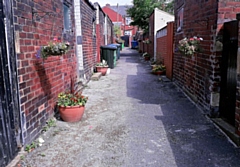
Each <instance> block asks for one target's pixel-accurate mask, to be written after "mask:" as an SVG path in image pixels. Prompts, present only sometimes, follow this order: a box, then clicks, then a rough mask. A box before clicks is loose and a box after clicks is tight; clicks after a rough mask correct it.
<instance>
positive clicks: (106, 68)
mask: <svg viewBox="0 0 240 167" xmlns="http://www.w3.org/2000/svg"><path fill="white" fill-rule="evenodd" d="M96 70H97V72H101V73H102V75H103V76H104V75H106V73H107V70H108V67H96Z"/></svg>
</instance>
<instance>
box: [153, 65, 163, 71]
mask: <svg viewBox="0 0 240 167" xmlns="http://www.w3.org/2000/svg"><path fill="white" fill-rule="evenodd" d="M157 71H166V66H165V65H163V64H159V65H153V68H152V72H157Z"/></svg>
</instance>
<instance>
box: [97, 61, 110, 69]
mask: <svg viewBox="0 0 240 167" xmlns="http://www.w3.org/2000/svg"><path fill="white" fill-rule="evenodd" d="M96 67H108V64H107V62H106V61H105V60H103V61H102V62H100V63H97V64H96Z"/></svg>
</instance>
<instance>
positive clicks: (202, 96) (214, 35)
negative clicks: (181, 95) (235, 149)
mask: <svg viewBox="0 0 240 167" xmlns="http://www.w3.org/2000/svg"><path fill="white" fill-rule="evenodd" d="M239 10H240V2H236V1H227V0H220V1H214V0H209V1H197V2H195V3H191V1H190V0H186V1H183V0H180V1H176V2H175V18H177V19H176V22H175V29H174V31H175V40H174V43H175V53H174V70H173V71H174V78H175V79H176V84H177V85H178V86H179V87H181V88H182V89H183V90H184V91H185V92H186V93H187V94H188V95H189V97H191V98H192V99H193V100H194V101H195V102H196V103H197V104H198V105H199V106H200V107H201V108H202V109H204V110H205V111H207V113H209V114H210V115H211V116H216V115H218V114H219V113H218V112H219V99H220V82H221V69H220V68H221V58H222V51H221V50H218V49H217V48H216V42H217V41H220V42H222V40H223V34H222V33H223V24H224V23H225V22H229V21H231V20H236V13H237V12H239ZM193 36H198V37H202V38H203V41H201V47H202V49H203V51H202V52H201V53H197V54H194V55H193V56H184V55H183V54H181V53H179V52H178V51H177V45H178V42H179V40H181V39H183V38H184V37H188V38H190V37H193ZM237 104H238V103H237ZM236 120H237V119H236Z"/></svg>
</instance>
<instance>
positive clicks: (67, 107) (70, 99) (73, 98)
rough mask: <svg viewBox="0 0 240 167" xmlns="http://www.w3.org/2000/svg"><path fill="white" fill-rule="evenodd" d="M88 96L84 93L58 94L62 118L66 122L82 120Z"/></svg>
mask: <svg viewBox="0 0 240 167" xmlns="http://www.w3.org/2000/svg"><path fill="white" fill-rule="evenodd" d="M87 100H88V97H85V96H83V95H82V93H81V92H80V93H72V92H70V91H69V92H63V93H60V94H59V95H58V100H57V106H58V109H59V113H60V116H61V118H62V119H63V120H64V121H66V122H77V121H80V120H81V118H82V116H83V113H84V110H85V104H86V103H87Z"/></svg>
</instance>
